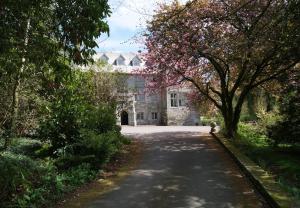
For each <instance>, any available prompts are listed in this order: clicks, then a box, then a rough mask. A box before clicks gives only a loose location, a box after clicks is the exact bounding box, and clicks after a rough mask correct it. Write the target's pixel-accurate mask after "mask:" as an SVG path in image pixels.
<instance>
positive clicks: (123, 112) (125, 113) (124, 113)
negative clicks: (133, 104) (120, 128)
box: [121, 111, 128, 125]
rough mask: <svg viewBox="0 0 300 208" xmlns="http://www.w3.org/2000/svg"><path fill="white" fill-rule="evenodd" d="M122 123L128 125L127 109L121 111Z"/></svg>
mask: <svg viewBox="0 0 300 208" xmlns="http://www.w3.org/2000/svg"><path fill="white" fill-rule="evenodd" d="M121 125H128V113H127V112H126V111H122V113H121Z"/></svg>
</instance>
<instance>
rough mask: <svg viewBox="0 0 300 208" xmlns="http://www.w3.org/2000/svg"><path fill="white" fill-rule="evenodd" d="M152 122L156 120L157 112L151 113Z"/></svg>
mask: <svg viewBox="0 0 300 208" xmlns="http://www.w3.org/2000/svg"><path fill="white" fill-rule="evenodd" d="M151 115H152V120H157V112H152V113H151Z"/></svg>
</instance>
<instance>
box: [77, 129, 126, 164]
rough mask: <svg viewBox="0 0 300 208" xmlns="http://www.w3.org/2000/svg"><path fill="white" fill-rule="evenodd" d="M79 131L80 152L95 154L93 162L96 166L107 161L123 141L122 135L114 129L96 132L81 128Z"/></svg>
mask: <svg viewBox="0 0 300 208" xmlns="http://www.w3.org/2000/svg"><path fill="white" fill-rule="evenodd" d="M81 133H82V141H81V145H82V151H84V152H82V153H84V154H93V155H95V159H94V161H93V163H94V164H95V165H96V166H99V165H102V164H104V163H106V162H108V161H109V160H110V159H111V157H112V156H114V155H115V154H116V153H117V152H118V151H119V149H120V147H121V146H122V144H123V143H124V139H123V137H122V136H121V135H120V134H119V132H116V131H109V132H106V133H102V134H97V133H96V132H94V131H92V130H88V129H83V130H82V131H81Z"/></svg>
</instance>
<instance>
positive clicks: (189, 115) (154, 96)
mask: <svg viewBox="0 0 300 208" xmlns="http://www.w3.org/2000/svg"><path fill="white" fill-rule="evenodd" d="M95 59H96V60H102V61H104V62H107V63H108V64H110V65H112V68H113V70H114V71H118V72H119V73H121V74H122V75H124V77H125V79H124V83H122V84H124V85H125V86H126V87H125V88H124V89H123V90H119V92H118V97H119V98H120V100H119V103H120V104H119V106H118V109H119V110H118V123H119V124H121V125H132V126H136V125H198V124H199V114H198V112H197V111H196V110H195V109H194V108H193V107H192V106H190V105H189V103H188V101H187V93H189V92H190V90H191V89H189V88H176V87H168V88H165V89H163V90H161V91H160V92H156V93H147V91H146V90H145V79H144V78H143V77H141V76H140V75H139V74H137V73H135V71H136V70H137V69H138V68H141V67H143V66H144V63H143V61H142V59H141V58H140V57H139V55H138V54H135V53H98V54H97V55H96V57H95Z"/></svg>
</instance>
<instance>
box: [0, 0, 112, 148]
mask: <svg viewBox="0 0 300 208" xmlns="http://www.w3.org/2000/svg"><path fill="white" fill-rule="evenodd" d="M109 15H110V8H109V5H108V2H107V0H72V1H70V0H4V1H1V3H0V19H1V20H0V45H1V48H0V80H1V82H2V83H4V84H3V85H10V88H11V90H10V93H8V94H9V97H5V98H1V99H6V100H8V102H9V103H10V104H9V105H8V106H9V110H8V111H9V112H10V113H9V119H5V121H6V123H7V124H6V125H7V126H9V127H7V128H8V129H10V135H9V136H13V135H15V133H16V120H17V118H18V109H19V91H20V86H21V84H22V80H23V79H25V78H26V76H32V74H33V73H38V72H43V70H45V69H47V70H49V69H54V70H55V68H57V67H56V66H57V65H58V63H59V62H64V63H68V64H86V63H88V61H89V60H91V56H92V55H93V54H94V53H95V51H94V48H95V47H96V46H97V43H96V38H98V37H99V36H100V35H101V33H103V32H106V33H108V32H109V28H108V24H107V22H106V20H105V18H106V17H108V16H109ZM5 110H6V111H7V109H5ZM6 115H7V114H6ZM7 143H8V140H6V145H7Z"/></svg>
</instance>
